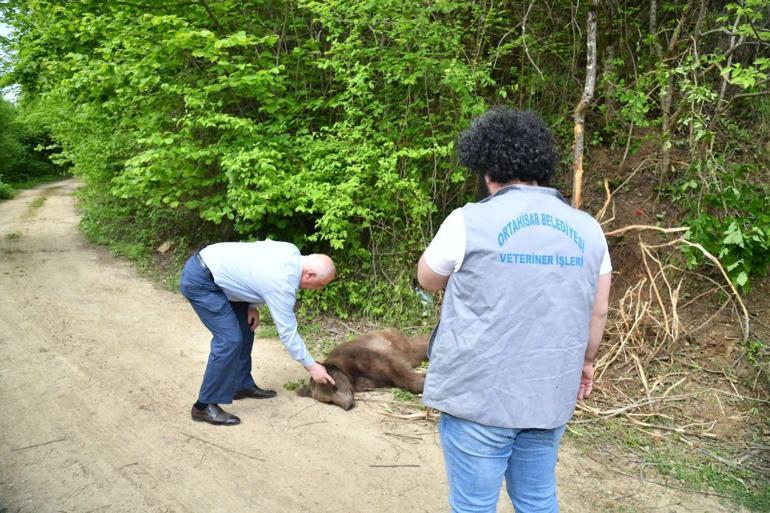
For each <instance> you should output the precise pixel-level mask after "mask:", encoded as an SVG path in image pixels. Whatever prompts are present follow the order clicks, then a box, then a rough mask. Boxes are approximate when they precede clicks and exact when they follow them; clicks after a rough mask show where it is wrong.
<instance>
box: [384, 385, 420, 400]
mask: <svg viewBox="0 0 770 513" xmlns="http://www.w3.org/2000/svg"><path fill="white" fill-rule="evenodd" d="M390 391H391V393H392V394H393V400H394V401H399V402H402V403H418V402H419V397H417V396H416V395H414V394H413V393H412V392H410V391H409V390H404V389H402V388H391V389H390Z"/></svg>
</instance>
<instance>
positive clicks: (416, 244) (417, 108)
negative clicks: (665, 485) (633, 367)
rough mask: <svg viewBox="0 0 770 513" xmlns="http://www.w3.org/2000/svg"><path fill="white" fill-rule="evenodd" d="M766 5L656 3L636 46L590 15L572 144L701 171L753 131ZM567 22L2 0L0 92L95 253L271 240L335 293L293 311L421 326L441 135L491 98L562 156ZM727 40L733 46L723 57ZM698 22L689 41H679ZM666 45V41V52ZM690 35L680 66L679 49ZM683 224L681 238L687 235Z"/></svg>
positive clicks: (567, 103) (611, 7) (448, 183)
mask: <svg viewBox="0 0 770 513" xmlns="http://www.w3.org/2000/svg"><path fill="white" fill-rule="evenodd" d="M769 5H770V0H752V1H750V2H749V1H747V2H743V3H741V4H737V3H730V4H727V5H726V6H725V7H724V8H723V9H709V10H707V11H705V12H703V13H702V14H703V15H702V16H701V15H700V13H699V11H698V9H696V8H695V7H690V6H689V4H685V3H683V2H663V3H661V5H660V6H659V7H660V8H659V10H658V15H657V20H656V23H657V27H656V29H655V30H654V31H653V33H650V30H649V23H650V21H649V12H647V11H646V10H645V8H644V7H642V6H640V5H635V4H633V3H632V5H630V6H629V5H627V4H623V5H620V4H618V3H616V2H610V3H606V5H605V3H602V6H601V8H600V13H599V18H600V20H606V23H604V24H602V37H601V38H600V41H599V43H600V49H599V50H600V52H599V53H600V56H601V59H600V60H601V61H602V63H601V65H602V67H601V68H600V69H601V73H602V75H601V77H600V79H599V84H600V85H601V88H602V89H603V90H604V93H603V96H602V97H600V98H597V100H598V103H599V110H600V112H601V113H602V114H603V118H604V119H603V120H602V122H601V123H597V124H598V125H599V127H598V129H597V130H595V131H594V132H593V133H591V135H590V138H589V140H590V141H593V143H594V144H607V145H609V146H611V147H612V146H614V147H624V146H625V144H626V137H627V135H626V134H627V133H629V130H628V127H629V126H633V127H644V128H646V129H656V130H657V129H661V130H662V133H661V134H660V141H661V148H662V150H663V151H670V150H671V149H672V148H675V147H686V148H687V149H688V151H689V152H690V154H691V155H692V156H693V160H700V161H703V162H705V161H707V160H708V158H707V157H713V153H714V152H715V151H718V150H719V149H723V148H728V147H730V146H729V143H730V142H731V141H729V140H728V139H727V138H724V137H723V134H725V133H727V132H731V133H733V132H738V131H740V130H746V129H747V127H748V126H749V121H748V120H752V119H767V116H768V113H767V112H764V113H763V112H759V111H758V109H757V108H756V107H755V106H754V104H751V103H749V102H748V98H753V96H744V97H741V96H738V94H744V95H760V94H764V92H765V91H766V90H767V83H766V78H765V77H766V75H767V70H768V67H770V61H768V59H767V57H766V56H764V54H761V53H760V52H759V51H758V50H755V48H760V46H761V45H760V43H764V42H765V39H766V38H767V31H766V30H765V29H764V28H763V26H764V25H765V21H766V20H765V17H766V14H767V7H768V6H769ZM587 9H588V7H587V5H586V4H585V3H582V4H581V5H580V7H579V8H577V9H573V8H572V6H567V5H566V4H565V5H564V6H557V5H555V4H554V5H550V4H543V3H538V2H535V3H534V4H531V5H530V4H528V3H521V2H508V3H474V2H466V1H460V0H441V1H437V2H418V1H416V0H398V1H397V0H381V1H377V2H372V1H370V0H328V1H323V2H321V1H314V0H297V1H293V0H278V1H274V2H266V1H264V0H221V1H218V2H208V3H206V2H200V3H196V2H193V3H184V4H178V3H173V2H162V1H160V0H143V1H142V2H99V1H96V0H85V1H80V2H56V1H52V0H34V1H33V0H12V1H10V0H9V1H6V2H3V3H2V4H0V12H2V14H3V16H4V18H5V19H6V20H7V22H8V23H10V24H11V25H13V27H14V28H15V33H14V35H13V37H12V40H11V41H10V43H9V44H10V46H9V48H8V49H9V50H13V51H14V52H15V53H13V54H12V57H11V60H12V71H10V73H7V74H6V75H5V76H4V77H2V78H0V86H1V85H8V84H11V83H17V84H19V85H20V86H21V91H22V96H21V100H22V101H21V106H22V107H21V110H22V111H23V113H24V116H23V117H24V119H25V123H28V124H30V125H31V126H34V127H35V129H36V130H37V129H41V130H44V131H47V130H50V133H51V136H52V141H47V142H46V141H44V140H43V141H38V142H37V143H36V147H39V148H45V149H44V150H42V151H43V152H44V153H45V152H47V153H48V154H50V156H52V158H54V159H55V160H56V161H57V162H59V163H66V164H67V165H71V166H72V169H73V171H74V172H75V173H76V174H77V175H79V176H80V177H82V178H83V179H84V181H85V183H86V187H87V189H88V191H89V192H88V194H91V195H92V196H91V197H92V199H93V201H89V202H86V203H84V205H85V206H86V209H89V208H92V207H93V208H94V209H96V211H95V212H91V213H88V212H87V213H86V217H87V218H88V217H89V216H90V218H88V219H85V220H84V226H85V227H86V229H87V230H88V231H89V232H90V233H91V234H92V235H93V236H95V237H96V238H97V239H101V240H113V239H112V238H113V237H125V240H126V244H127V246H126V247H125V248H124V249H123V251H126V252H128V253H131V252H135V251H136V250H135V249H132V247H133V245H135V244H139V245H142V246H143V247H144V250H143V251H147V249H151V248H152V247H153V246H150V245H149V244H155V243H157V242H158V241H159V240H168V239H169V238H172V239H174V240H176V241H177V242H180V241H182V240H184V241H185V244H186V245H187V249H190V248H191V247H193V246H194V245H196V244H198V243H201V244H202V243H210V242H215V241H218V240H223V239H224V238H240V239H246V240H249V239H262V238H275V239H282V240H288V241H291V242H294V243H295V244H297V245H298V246H299V247H300V249H302V250H303V251H304V252H309V251H324V252H330V253H331V254H332V256H333V257H334V258H335V260H336V261H337V263H338V267H339V269H340V278H341V279H340V280H338V281H337V282H335V284H334V286H332V287H330V288H329V289H328V290H326V291H324V293H322V294H312V295H311V294H308V295H306V296H305V297H304V299H305V306H306V308H308V309H313V310H320V311H327V312H334V313H336V314H338V315H348V314H350V313H355V314H359V315H360V314H363V315H367V316H373V317H378V318H388V319H392V320H395V319H401V320H405V319H409V320H422V319H424V318H425V317H430V316H431V315H432V314H433V312H432V311H431V310H430V309H428V310H426V308H425V307H424V305H423V304H422V302H421V301H420V299H419V298H418V297H417V296H416V295H415V294H414V287H415V281H414V262H415V261H416V260H417V258H418V256H419V254H420V252H421V251H422V249H423V248H424V247H425V245H426V244H427V242H428V241H429V240H430V239H431V237H432V234H433V232H434V231H435V229H436V227H437V226H438V222H440V220H441V219H443V217H444V216H445V215H446V214H447V213H448V212H449V211H450V210H451V209H453V208H455V207H457V206H459V205H461V204H463V203H464V202H465V201H467V200H468V199H469V198H470V197H471V196H470V194H471V189H472V187H473V183H471V182H472V181H466V175H465V174H464V173H463V172H462V171H461V170H459V169H458V167H457V165H456V163H455V161H454V160H453V156H452V155H453V141H454V139H455V137H456V135H457V133H458V132H459V131H460V130H462V129H463V128H464V127H465V126H467V123H468V121H469V120H470V119H471V117H473V116H474V115H476V114H478V113H480V112H481V111H483V110H484V109H486V108H488V107H489V106H490V105H493V104H496V103H505V104H510V105H514V106H517V107H520V108H534V109H536V110H537V111H539V112H541V113H542V114H543V115H544V116H545V118H546V119H547V120H549V122H550V123H551V124H552V126H553V128H554V131H555V133H556V134H557V137H558V138H559V139H560V141H561V142H562V143H563V146H564V147H565V148H567V145H568V143H569V141H570V140H571V137H572V135H571V133H572V132H571V130H572V123H571V119H570V113H571V110H572V108H573V106H574V104H575V101H576V99H577V98H578V96H579V94H580V91H579V88H576V87H575V84H579V83H582V82H583V80H584V64H583V62H582V59H583V58H584V55H583V52H584V41H583V35H582V34H581V32H580V31H576V30H562V29H560V28H559V27H576V26H584V23H585V18H586V15H587ZM524 19H526V20H527V22H526V26H524V25H514V24H513V23H512V21H511V20H524ZM680 22H681V23H680ZM699 24H700V25H699ZM679 25H681V29H678V28H677V27H679ZM733 26H734V27H735V32H734V33H737V34H740V35H741V37H743V38H744V41H746V45H747V49H746V50H745V51H740V52H732V53H729V52H728V51H727V50H726V48H727V46H726V43H729V37H731V36H730V35H729V34H733ZM696 28H697V29H698V30H700V31H701V32H702V34H703V37H701V38H700V39H697V38H695V37H686V36H688V35H689V34H688V33H687V31H694V30H696ZM677 30H683V32H682V33H680V34H679V37H678V38H677V41H679V42H680V43H679V44H674V43H672V44H673V47H672V48H668V47H667V45H668V42H669V41H673V39H672V34H674V33H675V32H676V31H677ZM696 39H697V42H698V46H697V51H687V50H686V49H683V48H680V47H682V46H683V45H685V44H690V43H689V42H690V41H693V40H696ZM682 42H684V43H682ZM749 43H751V46H749ZM664 54H665V55H664ZM668 54H670V55H668ZM723 90H724V91H726V95H723V94H722V92H723ZM669 92H670V94H669ZM731 95H732V96H731ZM744 98H745V99H744ZM669 101H670V105H668V106H666V105H667V102H669ZM714 104H716V106H714ZM736 112H740V113H741V114H742V115H741V116H740V117H737V116H735V115H733V114H734V113H736ZM0 116H2V114H1V113H0ZM664 120H665V122H664ZM592 123H593V121H592ZM754 123H755V125H759V126H762V125H763V123H761V122H759V123H756V122H754ZM664 128H665V129H664ZM762 130H766V129H762ZM631 133H632V135H633V131H631ZM629 142H630V144H629V148H631V149H633V148H636V147H638V146H639V144H638V143H639V139H638V138H637V139H635V140H634V141H629ZM0 147H1V146H0ZM9 148H10V146H9ZM17 149H18V148H17ZM7 151H9V152H12V150H11V149H9V150H7ZM732 157H733V156H731V158H732ZM567 164H568V162H567V161H566V160H565V162H564V163H563V166H564V168H565V169H566V165H567ZM0 172H2V170H0ZM6 178H8V175H6ZM720 183H721V182H720ZM719 187H721V185H719ZM692 214H693V213H691V215H692ZM714 215H716V214H714ZM145 219H149V220H150V222H149V223H145V222H138V223H137V222H136V221H137V220H142V221H143V220H145ZM719 219H720V222H721V221H723V220H724V219H722V218H721V217H720V218H719ZM725 219H727V218H725ZM104 223H114V224H115V225H116V226H114V227H106V226H97V225H99V224H104ZM703 224H704V226H703V227H702V228H700V232H698V230H699V228H697V227H696V226H695V224H693V233H701V232H702V233H704V234H705V233H706V232H707V231H708V230H709V229H710V228H708V227H707V226H706V224H707V223H705V221H704V222H703ZM148 226H149V227H151V228H148ZM709 226H710V225H709ZM731 226H732V228H730V227H731ZM156 228H157V229H159V230H161V232H162V233H159V234H154V233H150V232H151V230H152V229H156ZM728 229H731V230H732V232H730V233H731V234H732V235H731V237H732V238H728V241H733V240H737V239H736V237H737V235H735V234H736V233H737V231H736V230H739V231H740V233H741V237H743V238H742V239H741V240H742V242H743V244H744V246H746V242H745V241H746V237H748V238H749V240H750V241H751V242H750V243H749V245H751V246H752V249H751V251H752V255H751V256H750V257H747V256H746V255H744V254H743V253H741V256H740V257H738V258H737V259H736V260H735V261H731V262H730V265H733V264H735V263H736V262H738V261H741V262H740V263H738V264H737V265H736V267H735V268H734V269H736V270H738V271H736V272H737V273H738V274H736V279H737V278H738V276H740V274H739V273H740V272H741V270H740V269H742V270H743V272H746V273H747V274H746V276H750V275H751V272H754V271H753V269H755V268H757V269H758V268H759V267H761V262H759V260H758V259H761V258H762V255H763V254H764V253H762V251H760V250H757V249H756V247H755V243H757V244H759V242H758V241H754V239H752V237H754V236H756V237H759V235H757V234H756V233H753V232H752V233H747V232H745V230H747V229H748V230H749V231H750V232H751V229H750V227H748V226H746V225H744V224H741V222H738V224H737V225H731V224H730V223H729V222H727V224H726V225H724V226H723V227H721V228H719V229H718V230H717V231H718V232H719V233H721V234H722V237H721V240H724V239H725V238H726V237H727V235H728V233H727V230H728ZM132 230H135V231H137V232H139V233H135V234H133V233H129V232H131V231H132ZM720 230H721V231H720ZM99 231H101V232H103V233H101V235H99V234H97V232H99ZM709 233H710V232H709ZM695 236H696V237H700V239H698V240H706V239H707V238H708V237H711V238H712V239H715V240H716V235H713V234H710V235H695ZM726 244H729V245H732V246H736V247H738V248H740V251H741V252H743V251H744V250H745V247H741V246H740V244H739V243H737V242H736V243H733V242H728V243H726ZM175 247H177V248H180V247H182V244H177V245H176V246H175ZM180 251H181V250H180ZM718 252H719V251H718V250H717V253H718ZM733 253H735V251H733ZM741 266H743V267H741ZM746 266H748V267H746ZM749 269H750V270H751V271H750V272H749Z"/></svg>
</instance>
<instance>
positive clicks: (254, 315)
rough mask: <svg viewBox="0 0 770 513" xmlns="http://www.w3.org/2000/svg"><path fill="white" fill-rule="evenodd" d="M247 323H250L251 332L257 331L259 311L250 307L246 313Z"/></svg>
mask: <svg viewBox="0 0 770 513" xmlns="http://www.w3.org/2000/svg"><path fill="white" fill-rule="evenodd" d="M246 322H247V323H249V328H251V331H254V330H256V329H257V328H258V327H259V310H257V309H256V308H251V307H249V309H248V311H247V312H246Z"/></svg>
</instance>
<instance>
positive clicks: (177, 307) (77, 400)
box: [0, 180, 735, 513]
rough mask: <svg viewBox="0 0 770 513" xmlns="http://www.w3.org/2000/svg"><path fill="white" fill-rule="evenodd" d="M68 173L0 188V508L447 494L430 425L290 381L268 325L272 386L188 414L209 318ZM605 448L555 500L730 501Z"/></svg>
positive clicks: (289, 368) (347, 500) (602, 507)
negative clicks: (114, 245) (651, 472)
mask: <svg viewBox="0 0 770 513" xmlns="http://www.w3.org/2000/svg"><path fill="white" fill-rule="evenodd" d="M77 186H78V182H77V181H75V180H68V181H63V182H58V183H55V184H50V185H46V186H43V187H39V188H37V189H34V190H30V191H26V192H23V193H22V194H20V195H19V196H18V197H17V198H15V199H13V200H11V201H5V202H0V405H1V406H2V408H0V513H6V512H7V513H16V512H19V513H21V512H28V513H47V512H51V513H53V512H84V513H94V512H178V513H195V512H207V513H208V512H228V513H240V512H250V513H272V512H280V513H284V512H306V511H307V512H313V513H319V512H336V513H347V512H383V513H384V512H394V513H412V512H445V511H447V510H448V508H447V507H446V505H445V504H446V499H445V496H446V489H445V487H446V481H445V477H444V468H443V464H442V459H441V451H440V449H439V445H438V437H437V435H436V433H435V425H434V424H433V423H429V422H425V421H421V422H414V421H412V422H409V421H404V420H399V419H393V418H390V417H386V416H384V415H383V413H382V409H381V408H380V407H377V406H376V405H371V404H370V405H367V404H360V405H359V406H358V407H357V408H355V409H354V410H352V411H350V412H344V411H342V410H341V409H339V408H335V407H331V406H327V405H323V404H320V403H317V402H315V401H312V400H311V399H307V398H301V397H298V396H296V395H295V394H293V393H291V392H287V391H285V390H284V389H283V387H282V385H283V384H284V383H286V382H288V381H294V380H296V379H299V378H304V377H305V372H304V370H303V369H302V368H301V367H300V366H299V365H298V364H297V363H295V362H293V361H292V360H291V359H290V358H289V357H288V356H287V355H286V353H285V352H284V350H283V347H282V346H281V345H280V343H279V342H278V341H277V340H258V341H257V342H256V343H255V346H254V374H255V377H256V379H257V382H258V383H259V384H260V385H263V386H267V387H271V388H274V389H276V390H278V391H279V394H278V397H277V398H276V399H273V400H269V401H256V400H244V401H238V402H236V403H235V404H234V405H232V406H231V407H230V411H232V412H233V413H235V414H237V415H239V416H240V417H241V418H242V420H243V423H242V424H241V425H240V426H236V427H229V428H227V427H215V426H209V425H205V424H199V423H193V422H192V421H191V420H190V416H189V410H190V406H191V404H192V402H193V401H194V399H195V397H196V393H197V390H198V386H199V384H200V379H201V376H202V373H203V369H204V364H205V361H206V358H207V354H208V353H207V350H208V343H209V335H208V332H207V331H206V330H205V328H204V327H203V326H202V325H201V323H200V322H199V321H198V319H197V318H196V317H195V314H194V313H193V311H192V309H191V308H190V307H189V305H188V304H187V303H186V302H185V300H184V299H183V298H182V297H181V296H180V295H178V294H174V293H172V292H168V291H166V290H161V289H160V288H158V287H157V286H155V285H153V284H152V283H151V282H149V281H147V280H145V279H143V278H141V277H139V276H137V274H136V273H135V272H134V270H133V269H132V267H131V266H130V265H128V264H126V263H124V262H121V261H119V260H117V259H115V258H113V257H111V256H110V255H109V254H108V253H107V252H106V251H105V250H103V249H101V248H98V247H95V246H93V245H91V244H89V243H87V242H86V241H85V240H84V239H83V237H82V236H81V234H80V233H79V231H78V214H77V211H76V209H75V205H74V201H73V198H72V193H73V191H74V190H75V188H76V187H77ZM41 198H42V199H41ZM598 459H600V458H598V457H597V456H596V455H594V457H593V459H591V458H588V457H586V456H584V455H580V454H578V453H577V451H576V450H575V449H573V448H571V447H569V442H567V444H565V447H563V450H562V452H561V459H560V463H559V469H558V472H559V479H560V489H559V494H560V500H561V504H562V511H565V512H579V513H582V512H585V513H588V512H595V511H636V512H647V511H649V512H668V511H671V512H699V513H700V512H721V511H735V509H734V508H728V507H724V506H722V505H720V504H719V503H718V502H716V500H715V499H714V498H712V497H705V496H702V495H695V494H689V493H682V492H678V491H675V490H672V489H670V488H668V487H664V486H659V485H655V484H651V483H649V482H646V481H645V482H642V481H640V480H639V479H634V478H631V477H626V476H623V475H620V474H619V473H618V472H615V471H612V470H610V469H608V468H606V467H605V466H603V465H602V464H600V463H598V462H597V461H594V460H598ZM500 511H505V512H510V511H512V509H511V507H510V505H509V504H507V503H506V501H505V500H502V499H501V501H500Z"/></svg>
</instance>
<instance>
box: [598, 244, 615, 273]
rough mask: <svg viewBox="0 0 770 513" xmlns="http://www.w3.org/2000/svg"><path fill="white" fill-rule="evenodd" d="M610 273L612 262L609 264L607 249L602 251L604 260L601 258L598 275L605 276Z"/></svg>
mask: <svg viewBox="0 0 770 513" xmlns="http://www.w3.org/2000/svg"><path fill="white" fill-rule="evenodd" d="M611 272H612V262H610V251H609V249H605V250H604V258H602V265H601V267H600V268H599V274H600V275H602V274H607V273H611Z"/></svg>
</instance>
